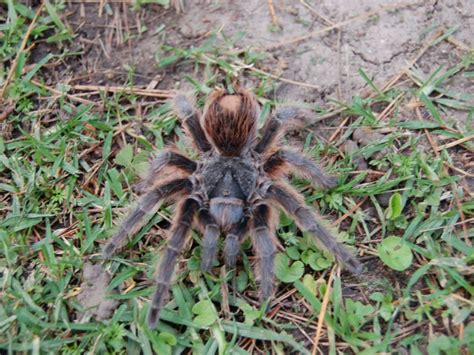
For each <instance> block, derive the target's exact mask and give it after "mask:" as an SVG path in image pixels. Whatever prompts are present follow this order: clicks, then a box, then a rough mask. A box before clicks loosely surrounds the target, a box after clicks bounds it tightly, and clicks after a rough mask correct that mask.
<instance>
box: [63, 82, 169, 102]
mask: <svg viewBox="0 0 474 355" xmlns="http://www.w3.org/2000/svg"><path fill="white" fill-rule="evenodd" d="M72 88H73V89H74V90H77V91H93V92H94V91H97V92H106V93H109V92H110V93H126V94H135V95H140V96H150V97H158V98H162V99H169V98H172V97H173V96H174V94H173V92H172V91H169V90H158V89H143V88H137V87H134V86H101V85H74V86H73V87H72Z"/></svg>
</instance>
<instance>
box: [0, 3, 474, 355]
mask: <svg viewBox="0 0 474 355" xmlns="http://www.w3.org/2000/svg"><path fill="white" fill-rule="evenodd" d="M47 4H48V5H47V6H46V9H45V12H41V13H40V14H39V16H38V18H37V21H36V24H35V25H34V26H33V27H32V31H31V35H30V37H29V42H28V43H29V44H31V43H34V42H35V41H39V40H43V39H44V38H45V37H46V34H47V33H48V34H49V35H50V36H51V33H53V37H52V38H53V39H55V40H54V41H56V40H57V41H59V42H65V43H67V41H68V40H69V37H70V36H71V34H70V33H69V30H68V29H67V28H66V27H65V26H64V24H63V23H62V22H61V20H60V16H59V15H58V9H57V8H56V7H54V6H52V5H50V4H49V3H47ZM2 16H6V17H7V18H8V21H4V22H5V25H2V26H3V27H2V33H3V35H4V41H3V45H2V48H1V51H2V52H1V53H2V54H3V58H4V59H3V71H2V72H1V73H0V74H1V80H2V85H4V84H5V80H6V77H7V74H8V72H9V70H10V66H11V65H13V63H15V65H16V67H15V75H14V76H13V80H12V81H11V82H10V83H9V85H8V87H5V93H4V99H5V101H4V102H5V103H7V105H8V106H9V107H10V109H9V110H10V113H9V114H8V115H7V116H6V117H5V118H4V122H3V123H2V124H3V125H7V126H8V127H9V130H8V132H9V133H8V134H3V136H2V138H0V190H1V191H2V194H1V198H0V211H1V214H2V219H1V221H0V246H1V247H0V297H1V300H2V301H1V303H0V349H2V350H3V351H6V352H8V353H16V352H33V353H39V352H62V353H63V352H74V353H79V352H84V351H90V352H124V351H127V352H133V353H138V352H143V353H145V354H151V353H153V352H156V353H159V354H171V353H184V352H188V351H190V350H192V351H193V352H196V353H206V354H214V353H220V354H224V353H237V354H246V353H252V351H254V350H255V349H257V348H258V349H260V350H261V351H272V352H275V353H288V352H291V351H293V352H297V353H309V352H310V350H311V349H312V346H313V345H312V343H313V342H315V341H317V342H319V346H321V347H324V349H325V351H327V352H329V353H336V352H337V351H343V352H350V351H352V352H354V353H359V352H362V351H365V353H384V352H393V351H396V350H398V349H406V350H407V351H409V352H410V353H414V354H417V353H421V352H424V351H427V352H428V353H433V354H437V353H442V352H445V353H454V352H456V351H458V350H459V349H465V351H472V350H473V349H474V342H473V339H474V323H473V322H472V298H473V297H474V286H473V285H472V278H471V277H470V275H471V274H472V262H473V258H472V256H473V255H474V248H473V247H472V238H473V237H474V227H473V225H474V224H473V221H474V202H473V199H472V192H470V190H469V188H467V186H466V185H465V181H464V180H463V179H464V177H466V176H470V175H472V172H469V171H466V170H465V168H464V167H463V166H462V165H460V164H459V162H460V161H461V159H463V157H468V159H472V156H473V150H474V146H473V143H472V135H473V134H474V132H473V129H472V117H473V116H474V109H473V104H472V103H473V98H472V94H470V93H458V92H452V91H449V90H446V89H445V88H444V84H445V82H446V81H447V80H448V79H450V78H455V77H456V76H458V75H464V76H467V77H470V76H471V77H472V64H473V61H474V60H473V57H472V54H468V55H466V56H465V57H463V58H462V59H461V61H460V62H459V63H455V64H454V65H453V66H452V67H451V68H439V69H437V70H435V71H434V72H433V73H431V75H429V76H424V75H423V74H422V73H421V72H420V71H418V70H417V69H416V68H412V69H410V71H409V73H408V76H409V77H410V78H412V82H413V85H412V86H405V87H402V88H391V89H390V88H389V89H385V88H380V87H378V86H377V85H376V84H375V83H374V82H372V81H371V80H370V79H369V75H368V74H367V73H365V72H363V71H361V72H360V75H361V77H362V78H364V79H365V80H366V81H367V82H368V86H369V87H370V89H371V91H370V92H369V93H368V94H367V95H361V97H355V98H353V100H352V101H350V102H346V103H339V104H340V105H339V106H335V107H330V108H328V109H327V110H325V111H323V112H321V111H317V112H315V116H316V119H315V121H319V120H323V119H329V118H331V116H332V115H334V114H335V113H339V114H340V115H341V116H343V117H344V118H345V120H344V121H343V122H345V123H344V124H341V125H340V127H339V131H338V132H339V133H338V134H336V135H333V136H332V137H331V139H329V140H328V141H324V140H321V139H319V137H315V136H314V134H313V132H312V131H311V130H310V129H308V130H304V131H303V133H301V135H300V138H301V139H302V140H303V141H304V142H305V143H304V147H305V150H306V152H307V153H308V154H309V155H312V156H314V157H315V158H324V159H325V160H327V161H329V168H330V170H332V172H334V173H337V174H338V175H339V176H340V178H339V185H338V187H336V188H334V189H332V190H330V191H315V190H313V189H311V188H310V187H309V184H308V182H307V181H304V180H294V181H293V184H294V185H295V186H296V187H297V188H298V189H299V190H301V191H303V192H304V193H305V196H306V200H307V202H308V203H309V204H314V205H315V206H319V208H320V209H321V213H322V214H323V215H326V216H328V219H330V220H331V221H335V222H337V224H338V227H339V231H340V232H341V233H340V238H341V240H342V241H344V242H345V243H346V244H350V245H353V247H354V249H355V250H357V251H358V253H359V255H360V257H361V259H362V260H363V261H364V263H365V264H366V265H367V266H368V269H369V271H368V272H367V273H366V274H364V275H363V276H362V277H361V278H353V277H350V276H348V275H346V274H345V273H341V272H340V270H339V269H337V268H334V267H333V265H334V264H333V261H334V260H333V258H332V257H331V256H330V255H328V254H327V253H325V252H324V251H321V250H320V249H318V247H317V246H316V245H314V243H313V242H312V240H311V239H310V238H308V236H306V235H305V234H304V233H303V234H300V233H299V232H298V231H297V229H296V226H295V225H294V223H293V221H291V220H290V219H288V218H287V217H286V216H284V215H282V216H281V219H280V227H279V230H278V235H279V238H280V239H281V241H282V243H283V245H284V246H285V250H284V251H283V252H281V253H280V254H279V255H278V256H277V265H276V273H277V276H278V278H279V280H280V285H279V288H278V292H277V294H276V301H275V302H274V303H273V304H272V307H271V309H270V312H269V313H265V312H264V306H261V305H260V303H259V302H258V299H257V297H256V293H255V290H256V285H255V277H254V275H253V273H252V269H251V263H252V258H251V251H250V250H249V245H248V244H244V245H243V248H244V249H245V250H246V252H245V253H244V254H243V256H242V261H241V263H240V265H239V267H238V268H237V270H235V271H234V273H235V275H234V274H233V273H225V272H223V271H222V272H221V274H219V273H218V272H217V271H218V270H223V269H220V268H219V267H220V265H216V268H215V270H216V273H215V276H214V277H212V276H209V275H207V276H204V275H202V274H201V272H200V271H199V260H200V246H199V243H200V236H199V235H198V234H193V239H194V245H195V247H194V248H193V249H192V250H190V251H189V252H187V253H186V255H185V256H184V259H183V260H185V261H183V262H182V265H181V266H180V269H179V273H178V278H177V282H176V284H175V286H174V287H173V289H172V299H171V301H170V303H169V304H168V305H167V307H166V309H165V310H164V311H163V315H162V319H163V321H162V322H161V323H160V325H159V327H158V330H157V331H153V332H152V331H150V330H149V329H148V328H147V327H146V325H145V323H144V317H145V315H146V311H147V306H148V298H149V297H150V295H151V293H152V292H153V285H152V283H151V282H150V281H149V280H150V279H151V278H152V275H153V270H154V265H156V261H157V259H158V258H159V255H158V256H157V251H158V250H159V247H160V245H161V243H162V242H161V240H162V238H160V237H162V236H163V235H164V233H165V232H164V230H163V228H165V227H166V225H167V221H168V220H169V218H170V217H171V215H172V209H171V208H170V207H169V206H164V207H163V208H162V209H160V211H159V213H157V214H156V215H155V216H154V217H153V218H152V219H151V220H150V221H149V222H148V223H147V224H146V225H145V226H144V227H143V228H142V229H141V231H140V232H139V233H138V234H137V235H136V236H134V238H132V240H130V242H129V243H128V246H127V248H125V249H124V251H123V252H122V253H121V254H120V255H117V256H116V257H114V258H113V260H112V261H110V262H107V263H105V264H104V266H105V267H106V269H107V270H108V271H109V272H111V273H112V274H113V278H112V280H111V282H110V285H109V290H113V289H114V288H118V289H119V291H120V292H119V293H117V294H113V295H111V296H110V297H112V298H115V299H117V300H119V301H120V306H119V308H118V309H117V310H116V312H115V314H114V315H113V317H112V318H111V319H108V320H104V321H97V320H95V319H93V318H92V317H90V314H89V313H88V312H87V310H84V309H82V307H81V306H80V304H79V303H78V302H77V300H76V296H77V294H78V293H79V292H81V290H80V288H79V287H80V284H81V270H82V268H83V265H84V263H85V261H93V262H99V260H98V259H97V258H96V257H97V256H98V254H99V253H100V250H101V245H102V244H103V243H104V241H105V240H106V238H107V237H109V236H110V235H111V234H112V231H113V228H114V224H115V222H114V221H116V220H118V219H120V216H121V215H123V213H124V212H125V209H126V208H127V207H128V206H129V205H130V204H131V203H132V202H133V200H134V199H135V194H134V192H133V186H134V184H135V183H136V182H137V181H138V179H139V176H140V174H141V173H142V172H143V170H144V169H145V168H146V165H147V161H148V160H147V157H148V156H149V155H151V154H152V153H153V152H154V151H155V150H157V149H158V150H159V149H161V148H162V147H163V146H164V144H165V143H166V142H169V141H171V140H175V141H176V144H177V146H178V147H179V148H180V149H183V150H186V149H188V148H187V145H186V144H185V141H184V139H183V134H182V132H181V130H180V128H179V125H177V122H176V118H175V117H174V116H173V114H172V113H171V112H170V107H169V105H168V104H167V103H166V102H163V101H162V100H158V102H156V101H152V102H150V101H147V100H146V99H144V98H143V97H141V96H139V95H137V94H134V93H131V92H130V91H127V90H124V92H123V93H114V94H108V95H107V94H103V95H102V96H99V97H98V96H91V97H89V98H88V99H87V100H86V101H82V102H81V101H80V100H79V101H78V100H77V98H79V96H76V95H75V92H74V91H73V90H71V89H70V88H68V87H65V86H63V87H57V88H56V90H59V92H60V93H61V92H62V95H58V92H52V91H51V90H49V89H48V88H47V87H45V86H44V85H42V84H41V82H42V81H43V80H44V79H46V78H45V77H44V75H45V73H46V71H44V70H43V67H44V65H45V64H46V63H47V62H48V61H50V60H51V59H52V58H53V57H52V56H51V55H48V56H46V57H45V58H43V59H42V60H40V61H38V62H37V63H32V62H31V57H30V56H29V54H30V53H29V52H28V51H24V50H21V48H20V46H21V40H22V38H23V36H25V34H26V33H27V31H28V26H29V24H30V23H31V21H32V19H33V18H34V16H35V14H34V11H33V10H32V9H30V8H27V7H26V6H24V5H21V4H14V3H13V2H8V13H7V14H6V15H2ZM218 35H219V34H218V33H217V34H216V35H215V36H213V37H211V39H210V40H209V41H208V42H206V43H205V44H204V45H202V46H201V47H198V48H195V49H180V48H172V47H169V46H167V47H163V52H162V53H161V54H160V57H159V65H161V66H165V65H169V64H171V63H176V62H179V63H183V62H187V63H190V64H192V65H193V66H194V67H195V68H196V70H199V71H201V70H203V72H204V75H203V77H204V80H196V79H194V76H193V75H192V74H190V75H189V76H188V77H186V79H187V80H188V81H189V82H190V83H191V84H192V85H194V87H195V89H196V91H197V93H198V95H199V96H200V97H202V96H203V95H205V94H208V93H209V92H210V91H211V89H212V88H213V87H214V86H216V85H221V83H222V82H224V85H225V83H231V82H232V80H233V79H234V78H235V77H237V76H240V77H245V78H246V79H247V80H249V81H251V82H253V83H254V84H255V86H254V87H255V93H256V94H257V96H258V98H259V100H260V101H261V102H262V104H263V110H262V111H263V113H262V120H263V119H264V118H265V116H266V114H268V112H269V110H270V109H271V108H272V107H273V106H274V105H275V104H276V102H275V101H274V100H272V99H271V93H272V90H273V88H274V87H275V86H276V85H277V84H278V82H277V80H276V79H275V78H274V77H272V76H269V75H267V74H266V72H265V71H264V70H261V69H258V68H257V70H253V69H251V68H254V66H257V67H258V65H259V63H260V62H261V59H262V56H261V54H259V53H257V52H255V51H251V50H235V43H236V42H237V41H238V38H234V39H228V38H224V40H222V37H219V36H218ZM49 38H51V37H49ZM219 38H220V39H219ZM54 41H53V42H54ZM434 45H436V44H434ZM166 53H168V54H166ZM64 54H65V53H64ZM60 56H62V55H60ZM269 97H270V99H269ZM88 101H90V102H91V103H88ZM137 102H140V104H141V105H142V107H146V108H148V110H147V111H146V112H147V113H146V114H145V115H143V116H142V118H141V121H140V123H139V125H138V124H137V122H136V116H135V107H136V106H135V103H137ZM96 103H100V105H95V104H96ZM4 107H6V106H4ZM99 107H100V108H99ZM407 107H415V109H414V110H412V112H414V113H415V115H416V114H417V113H418V115H416V118H415V119H413V118H412V117H410V119H408V120H404V119H402V115H401V114H400V112H402V110H404V109H406V108H407ZM452 110H454V111H456V112H464V113H465V114H466V116H467V120H466V124H465V126H463V125H461V124H459V123H458V122H454V121H452V120H450V119H449V118H450V117H449V112H453V111H452ZM360 127H365V128H368V127H369V128H370V129H371V130H372V131H377V132H383V138H381V139H378V140H376V141H373V142H371V143H370V144H365V145H363V144H362V145H360V147H359V149H358V150H357V151H354V152H351V153H344V150H343V149H342V147H343V144H344V143H345V142H346V141H347V140H348V139H350V138H351V137H353V135H354V131H355V130H357V129H360ZM381 152H382V153H383V154H381ZM357 157H359V158H360V157H362V159H364V160H365V161H366V162H367V163H368V164H369V169H368V170H367V171H356V166H355V160H356V158H357ZM469 157H470V158H469ZM471 161H472V160H471ZM354 171H356V172H355V173H354ZM234 276H235V286H236V289H235V290H233V291H232V290H229V287H230V286H231V285H232V282H233V277H234ZM329 289H330V290H331V292H327V291H328V290H329ZM321 325H324V326H323V327H322V328H321ZM316 329H319V331H318V332H317V334H316V338H315V335H314V334H315V331H316ZM316 339H317V340H316Z"/></svg>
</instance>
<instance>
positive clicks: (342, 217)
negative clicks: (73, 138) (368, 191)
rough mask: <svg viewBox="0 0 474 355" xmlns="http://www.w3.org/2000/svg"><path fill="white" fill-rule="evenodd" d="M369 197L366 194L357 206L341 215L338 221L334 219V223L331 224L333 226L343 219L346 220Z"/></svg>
mask: <svg viewBox="0 0 474 355" xmlns="http://www.w3.org/2000/svg"><path fill="white" fill-rule="evenodd" d="M368 198H369V197H368V196H366V197H364V198H363V199H362V201H360V202H359V203H358V204H356V205H355V206H353V207H352V208H351V209H350V210H349V211H347V212H346V213H344V215H343V216H341V217H340V218H338V219H337V220H336V221H334V222H333V223H331V225H332V226H333V227H335V226H337V225H339V224H340V223H341V222H342V221H343V220H345V219H346V218H347V217H349V216H350V215H351V214H353V213H354V212H355V211H356V210H357V209H358V208H359V207H360V206H362V205H363V204H364V202H365V201H367V199H368Z"/></svg>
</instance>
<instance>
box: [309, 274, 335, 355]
mask: <svg viewBox="0 0 474 355" xmlns="http://www.w3.org/2000/svg"><path fill="white" fill-rule="evenodd" d="M335 271H336V266H334V267H333V268H332V270H331V274H330V275H329V280H328V284H327V288H326V292H325V293H324V298H323V303H322V304H321V311H320V312H319V316H318V325H317V327H316V334H315V335H314V346H313V352H312V355H316V351H317V349H318V344H319V340H320V337H321V330H322V329H323V323H324V317H325V316H326V311H327V308H328V304H329V298H330V296H331V287H332V286H331V285H332V281H333V280H334V273H335Z"/></svg>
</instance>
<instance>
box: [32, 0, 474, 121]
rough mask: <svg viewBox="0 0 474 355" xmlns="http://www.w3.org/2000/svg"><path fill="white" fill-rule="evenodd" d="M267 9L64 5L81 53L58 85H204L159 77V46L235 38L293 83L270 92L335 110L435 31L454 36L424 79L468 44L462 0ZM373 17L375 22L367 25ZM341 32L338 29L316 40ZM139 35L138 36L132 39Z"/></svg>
mask: <svg viewBox="0 0 474 355" xmlns="http://www.w3.org/2000/svg"><path fill="white" fill-rule="evenodd" d="M273 5H274V10H275V15H274V16H273V17H272V16H271V13H270V8H269V6H268V3H267V1H262V0H251V1H245V2H241V1H225V0H219V1H201V2H198V3H194V4H191V3H190V2H185V4H184V8H183V11H182V12H180V13H176V9H175V8H169V9H164V8H163V7H161V6H158V5H147V6H146V7H144V8H142V9H140V10H138V11H133V10H132V9H131V8H129V7H126V6H122V4H117V3H115V4H114V3H112V4H107V5H106V6H104V7H100V6H99V5H98V4H82V5H77V4H71V6H69V7H68V10H70V12H68V16H67V18H66V21H67V22H68V23H69V24H70V25H71V27H72V28H74V32H75V33H76V34H77V35H78V37H77V41H75V42H74V44H73V46H72V47H73V48H71V49H73V50H76V51H81V52H82V53H83V54H82V56H81V58H80V62H79V63H77V62H76V61H73V62H70V63H69V64H68V66H69V72H68V71H66V72H64V71H61V72H62V74H61V75H62V79H64V76H63V75H65V76H66V77H67V78H68V79H73V82H74V83H83V84H84V83H93V84H103V85H111V84H123V83H124V81H125V80H126V79H127V71H126V70H125V68H126V67H127V66H131V67H133V68H134V73H135V75H136V77H135V83H137V84H143V85H146V84H147V83H148V82H149V81H150V80H151V79H153V78H155V77H156V76H157V75H158V76H159V78H161V79H160V80H161V82H160V83H159V86H158V88H163V89H172V88H180V87H181V83H182V82H183V80H182V79H183V77H184V76H185V75H191V76H192V77H194V78H196V79H198V80H202V79H205V78H202V74H201V72H199V71H196V70H195V68H194V67H192V66H190V67H187V66H180V65H178V66H172V67H167V68H165V69H160V68H159V65H158V63H159V60H160V58H162V57H163V56H164V55H166V53H164V52H163V50H162V49H160V48H161V46H162V45H163V44H166V45H170V46H173V47H179V48H193V47H198V46H199V45H201V44H202V43H203V42H204V41H206V40H207V39H208V37H209V35H210V34H211V33H213V32H215V31H219V32H220V33H222V34H224V35H225V36H226V37H228V38H232V37H233V36H237V35H238V34H240V33H243V36H242V38H241V39H240V40H238V41H237V42H236V43H235V47H236V48H253V49H254V50H256V51H258V52H262V53H264V55H265V60H264V62H263V63H264V67H263V68H261V69H262V70H264V71H266V72H267V73H270V74H272V75H275V76H278V77H280V78H284V79H288V80H291V81H295V82H297V83H296V84H294V83H289V82H286V81H282V82H281V85H279V87H278V90H277V92H276V95H277V97H278V98H279V99H284V100H304V101H306V102H314V103H316V104H318V105H321V106H322V107H325V106H326V105H327V103H328V102H329V101H330V100H331V99H335V100H339V101H344V100H349V99H350V98H351V97H353V96H354V95H359V94H360V92H361V89H362V88H364V87H365V86H367V83H366V82H365V81H364V80H363V79H362V77H361V76H360V75H359V73H358V70H359V69H363V70H364V71H365V72H366V73H367V74H368V76H369V77H370V78H373V79H374V81H375V83H377V84H378V85H380V86H383V85H384V84H385V83H386V82H387V80H388V79H389V78H390V77H392V76H393V75H394V74H396V73H398V72H400V71H401V70H403V68H404V67H405V66H406V65H407V63H409V62H410V61H411V60H413V59H414V57H415V56H416V54H417V53H418V52H419V51H420V49H421V48H423V46H424V44H425V43H426V41H428V40H429V38H430V37H433V35H435V33H436V32H437V31H439V30H442V29H444V30H447V29H451V28H456V31H455V32H454V35H453V37H452V39H453V42H452V43H441V44H440V45H439V46H438V47H436V48H431V49H429V50H428V51H426V52H425V53H424V54H423V56H422V57H421V58H420V59H419V61H418V62H417V66H418V68H419V69H421V70H422V71H423V73H425V74H426V75H428V74H429V73H431V72H433V71H434V70H436V69H437V68H438V67H439V66H440V65H444V66H448V65H450V64H451V65H452V64H453V63H457V62H458V61H459V52H458V50H457V49H458V48H457V47H459V46H461V47H462V46H467V47H472V46H473V45H474V2H472V1H468V0H465V1H455V0H446V1H434V0H430V1H404V2H397V3H394V2H392V1H383V0H366V1H342V0H336V1H329V0H328V1H324V0H318V1H311V2H305V1H283V0H276V1H274V2H273ZM374 13H376V14H377V16H375V17H371V16H369V15H373V14H374ZM341 23H342V25H341V26H340V27H338V28H337V29H332V30H328V31H325V32H324V33H317V32H318V31H321V30H324V29H328V28H330V27H331V26H336V25H337V24H341ZM140 28H141V29H142V30H143V29H145V28H146V31H144V32H142V33H141V34H140V33H139V29H140ZM128 33H130V34H132V36H131V37H130V38H127V34H128ZM310 34H313V35H312V36H310V38H308V39H306V40H302V41H299V42H295V41H294V40H295V39H297V38H299V37H301V36H308V35H310ZM38 52H39V54H41V50H39V51H37V54H38ZM78 64H79V65H78ZM64 73H66V74H64ZM452 82H453V87H452V88H451V89H459V91H466V88H467V85H470V83H469V82H468V79H467V78H463V77H454V78H452ZM457 115H458V117H456V118H458V119H460V120H461V121H464V117H461V116H459V113H457Z"/></svg>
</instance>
